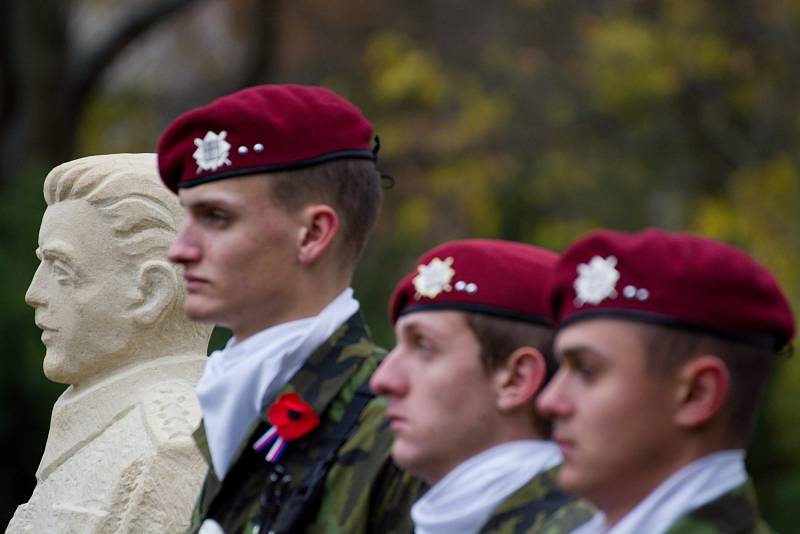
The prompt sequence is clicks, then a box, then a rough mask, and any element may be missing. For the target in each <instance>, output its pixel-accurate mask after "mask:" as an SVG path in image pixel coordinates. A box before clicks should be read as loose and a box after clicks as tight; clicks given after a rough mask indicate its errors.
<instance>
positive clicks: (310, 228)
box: [297, 204, 339, 265]
mask: <svg viewBox="0 0 800 534" xmlns="http://www.w3.org/2000/svg"><path fill="white" fill-rule="evenodd" d="M300 222H301V226H300V229H299V231H298V235H297V259H298V261H299V262H300V263H302V264H304V265H309V264H313V263H314V262H316V261H317V260H318V259H319V257H320V256H322V254H323V253H324V252H325V251H326V250H327V249H328V248H329V247H330V246H331V245H332V243H333V238H334V237H335V236H336V232H337V231H338V229H339V216H338V215H337V214H336V210H334V209H333V208H332V207H330V206H328V205H326V204H312V205H310V206H306V207H305V208H303V209H302V210H301V212H300Z"/></svg>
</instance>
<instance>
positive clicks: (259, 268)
mask: <svg viewBox="0 0 800 534" xmlns="http://www.w3.org/2000/svg"><path fill="white" fill-rule="evenodd" d="M268 179H269V178H268V177H264V176H260V175H256V176H247V177H242V178H229V179H225V180H219V181H215V182H210V183H207V184H203V185H199V186H197V187H192V188H188V189H181V190H180V192H179V196H180V200H181V204H182V205H183V206H184V208H185V209H186V212H187V218H186V221H185V222H184V224H183V226H182V227H181V230H180V232H179V233H178V236H177V237H176V240H175V243H173V245H172V247H171V248H170V251H169V258H170V260H171V261H173V262H176V263H180V264H182V265H183V266H184V278H185V280H186V291H187V296H186V300H185V302H184V311H185V312H186V314H187V315H188V316H189V317H190V318H191V319H194V320H197V321H204V322H211V323H215V324H220V325H223V326H226V327H228V328H230V329H231V330H233V332H234V334H235V335H236V336H237V337H240V338H243V337H247V336H249V335H252V334H254V333H256V332H258V331H260V330H262V329H264V328H267V327H269V326H272V325H274V324H278V323H280V322H283V320H284V315H285V313H286V310H288V309H290V307H291V306H292V304H293V298H292V295H293V294H294V291H293V290H294V288H295V287H296V283H295V281H296V278H295V277H296V275H297V271H298V263H297V246H298V244H299V242H300V239H301V232H302V228H303V227H302V225H301V223H300V220H299V218H298V217H297V216H296V214H293V213H289V212H288V211H286V210H285V209H284V208H282V207H280V206H277V205H276V204H275V203H274V202H273V201H272V199H271V198H270V192H269V183H268Z"/></svg>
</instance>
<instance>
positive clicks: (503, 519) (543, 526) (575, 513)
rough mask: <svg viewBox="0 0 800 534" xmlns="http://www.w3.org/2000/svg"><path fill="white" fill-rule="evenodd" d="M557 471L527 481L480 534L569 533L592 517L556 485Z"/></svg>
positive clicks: (585, 505)
mask: <svg viewBox="0 0 800 534" xmlns="http://www.w3.org/2000/svg"><path fill="white" fill-rule="evenodd" d="M557 474H558V467H554V468H553V469H550V470H548V471H545V472H544V473H540V474H538V475H536V476H534V477H533V478H531V479H530V480H529V481H528V482H527V483H526V484H525V485H524V486H522V487H521V488H520V489H518V490H517V491H515V492H514V493H512V494H511V495H510V496H509V497H508V498H507V499H506V500H505V501H503V502H502V503H501V504H500V506H498V507H497V508H496V509H495V511H494V512H493V513H492V515H491V517H490V518H489V520H488V521H487V522H486V524H485V525H483V527H482V528H481V530H480V534H523V533H532V532H537V533H545V534H561V533H566V532H572V531H573V530H574V529H575V528H576V527H578V526H579V525H581V524H583V523H585V522H586V521H588V520H589V519H590V518H591V517H592V516H593V515H594V513H595V511H596V510H595V509H594V507H593V506H592V505H590V504H589V503H587V502H586V501H584V500H582V499H579V498H578V497H576V496H574V495H571V494H569V493H565V492H564V491H563V490H561V489H559V487H558V486H557V484H556V477H557Z"/></svg>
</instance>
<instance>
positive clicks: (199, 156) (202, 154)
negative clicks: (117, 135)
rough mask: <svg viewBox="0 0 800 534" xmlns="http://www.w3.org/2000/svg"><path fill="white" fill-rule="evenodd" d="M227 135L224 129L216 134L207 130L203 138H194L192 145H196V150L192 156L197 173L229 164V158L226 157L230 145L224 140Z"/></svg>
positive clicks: (214, 169)
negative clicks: (195, 163)
mask: <svg viewBox="0 0 800 534" xmlns="http://www.w3.org/2000/svg"><path fill="white" fill-rule="evenodd" d="M227 136H228V132H226V131H225V130H222V131H221V132H220V133H218V134H217V133H214V132H212V131H210V130H209V131H208V132H206V136H205V137H204V138H202V139H200V138H199V137H195V138H194V146H196V147H197V150H195V151H194V154H192V157H193V158H194V160H195V161H196V162H197V172H198V173H200V172H201V171H216V170H217V169H218V168H220V167H222V166H223V165H230V164H231V160H229V159H228V154H229V153H230V150H231V145H230V143H228V142H227V141H226V140H225V138H226V137H227Z"/></svg>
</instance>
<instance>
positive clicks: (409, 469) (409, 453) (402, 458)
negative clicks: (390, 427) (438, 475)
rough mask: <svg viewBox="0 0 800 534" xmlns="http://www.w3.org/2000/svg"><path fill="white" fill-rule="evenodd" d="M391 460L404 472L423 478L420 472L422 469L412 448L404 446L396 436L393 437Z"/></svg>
mask: <svg viewBox="0 0 800 534" xmlns="http://www.w3.org/2000/svg"><path fill="white" fill-rule="evenodd" d="M392 460H393V461H394V463H395V465H397V467H399V468H400V469H402V470H403V471H405V472H406V473H409V474H411V475H413V476H415V477H418V478H423V477H422V475H423V473H421V471H424V469H421V468H420V465H419V463H420V462H419V458H417V454H415V453H414V452H413V450H410V448H409V447H405V446H404V445H403V442H402V441H401V440H400V439H398V438H395V442H394V445H393V446H392Z"/></svg>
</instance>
